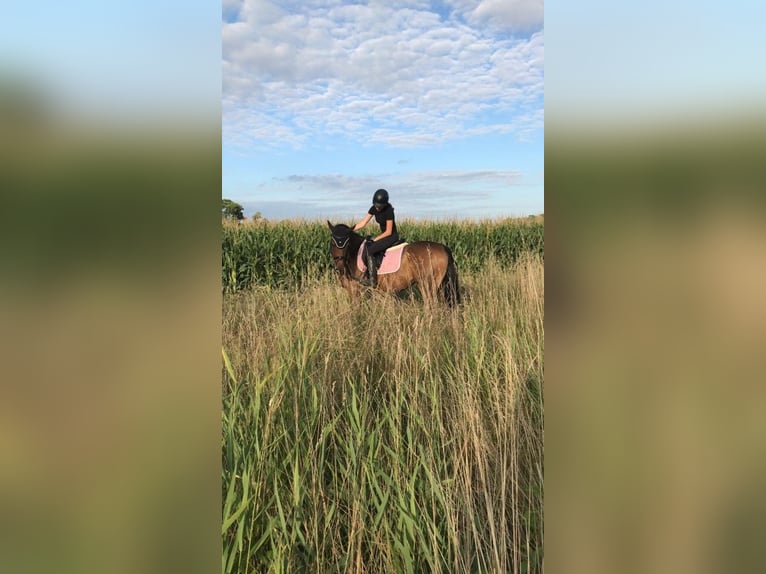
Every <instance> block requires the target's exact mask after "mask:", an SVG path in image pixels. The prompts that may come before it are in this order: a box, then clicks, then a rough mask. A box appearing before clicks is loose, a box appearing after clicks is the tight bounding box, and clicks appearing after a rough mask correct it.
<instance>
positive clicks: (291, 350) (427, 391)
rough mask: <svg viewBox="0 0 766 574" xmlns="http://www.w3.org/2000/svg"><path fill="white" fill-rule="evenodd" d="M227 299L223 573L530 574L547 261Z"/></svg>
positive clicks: (536, 560)
mask: <svg viewBox="0 0 766 574" xmlns="http://www.w3.org/2000/svg"><path fill="white" fill-rule="evenodd" d="M461 280H462V283H463V285H464V290H465V294H464V295H465V303H464V305H463V306H462V307H461V308H460V309H458V310H447V309H443V308H439V309H433V310H429V309H426V308H424V307H423V305H422V304H421V303H419V302H418V301H417V300H408V299H395V298H392V297H386V296H379V295H375V296H371V297H368V298H366V299H365V300H363V301H362V303H361V304H359V305H357V306H352V305H351V304H350V302H349V300H348V298H347V295H346V293H345V292H344V291H342V290H341V288H340V287H339V286H337V284H335V283H332V282H330V281H327V280H326V279H320V280H317V281H316V283H315V284H314V285H308V286H304V288H303V289H302V290H301V291H292V292H288V291H274V290H269V289H255V290H252V291H247V292H244V293H239V294H235V295H227V296H225V298H224V310H223V347H224V359H225V368H224V370H223V430H224V436H223V453H222V454H223V498H224V517H223V519H224V524H223V530H222V534H223V544H224V551H223V570H224V571H225V572H230V571H236V572H249V571H255V572H299V571H311V572H359V573H361V572H539V571H541V570H542V509H543V500H542V498H543V493H542V488H543V487H542V485H543V470H542V465H543V455H542V452H543V450H542V449H543V428H542V427H543V406H542V386H543V264H542V261H541V260H540V259H539V258H537V257H525V258H523V259H522V260H520V261H519V262H517V263H516V264H515V265H514V266H512V267H510V268H503V267H501V266H499V265H497V264H494V265H489V266H488V267H487V268H486V270H485V271H484V272H483V273H481V274H475V275H471V274H464V275H463V276H461Z"/></svg>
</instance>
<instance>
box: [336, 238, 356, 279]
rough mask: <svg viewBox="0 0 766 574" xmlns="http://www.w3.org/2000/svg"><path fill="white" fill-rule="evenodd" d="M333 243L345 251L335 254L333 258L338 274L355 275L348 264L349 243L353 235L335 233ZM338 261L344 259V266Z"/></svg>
mask: <svg viewBox="0 0 766 574" xmlns="http://www.w3.org/2000/svg"><path fill="white" fill-rule="evenodd" d="M331 241H332V243H333V244H334V245H335V247H337V248H338V249H341V250H342V251H343V253H341V254H340V255H333V256H332V260H333V261H334V262H335V272H336V273H337V274H338V275H343V276H345V277H349V278H351V277H353V275H352V273H351V269H350V268H349V266H348V257H347V255H348V251H347V249H348V244H349V242H350V241H351V235H348V236H347V237H335V236H334V235H333V236H332V238H331ZM338 261H343V267H342V268H341V267H339V266H338Z"/></svg>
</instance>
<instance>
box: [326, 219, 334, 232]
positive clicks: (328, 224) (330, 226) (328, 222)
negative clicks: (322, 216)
mask: <svg viewBox="0 0 766 574" xmlns="http://www.w3.org/2000/svg"><path fill="white" fill-rule="evenodd" d="M327 227H329V228H330V231H332V229H333V226H332V223H330V220H329V219H328V220H327Z"/></svg>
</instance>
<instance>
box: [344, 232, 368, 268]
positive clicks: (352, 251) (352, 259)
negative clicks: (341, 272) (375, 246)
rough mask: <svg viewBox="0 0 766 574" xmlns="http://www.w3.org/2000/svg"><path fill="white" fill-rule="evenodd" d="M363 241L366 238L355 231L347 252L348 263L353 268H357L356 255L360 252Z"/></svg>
mask: <svg viewBox="0 0 766 574" xmlns="http://www.w3.org/2000/svg"><path fill="white" fill-rule="evenodd" d="M363 241H364V239H362V237H361V235H357V234H355V233H354V234H353V235H351V241H350V242H349V244H348V252H347V253H346V257H347V258H348V264H349V266H350V268H351V269H357V266H356V256H357V254H358V253H359V248H360V247H361V246H362V242H363Z"/></svg>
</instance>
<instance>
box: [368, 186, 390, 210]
mask: <svg viewBox="0 0 766 574" xmlns="http://www.w3.org/2000/svg"><path fill="white" fill-rule="evenodd" d="M372 204H373V205H374V206H375V207H376V208H377V209H383V208H384V207H385V206H386V205H388V192H387V191H386V190H385V189H379V190H378V191H376V192H375V194H374V195H373V196H372Z"/></svg>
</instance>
